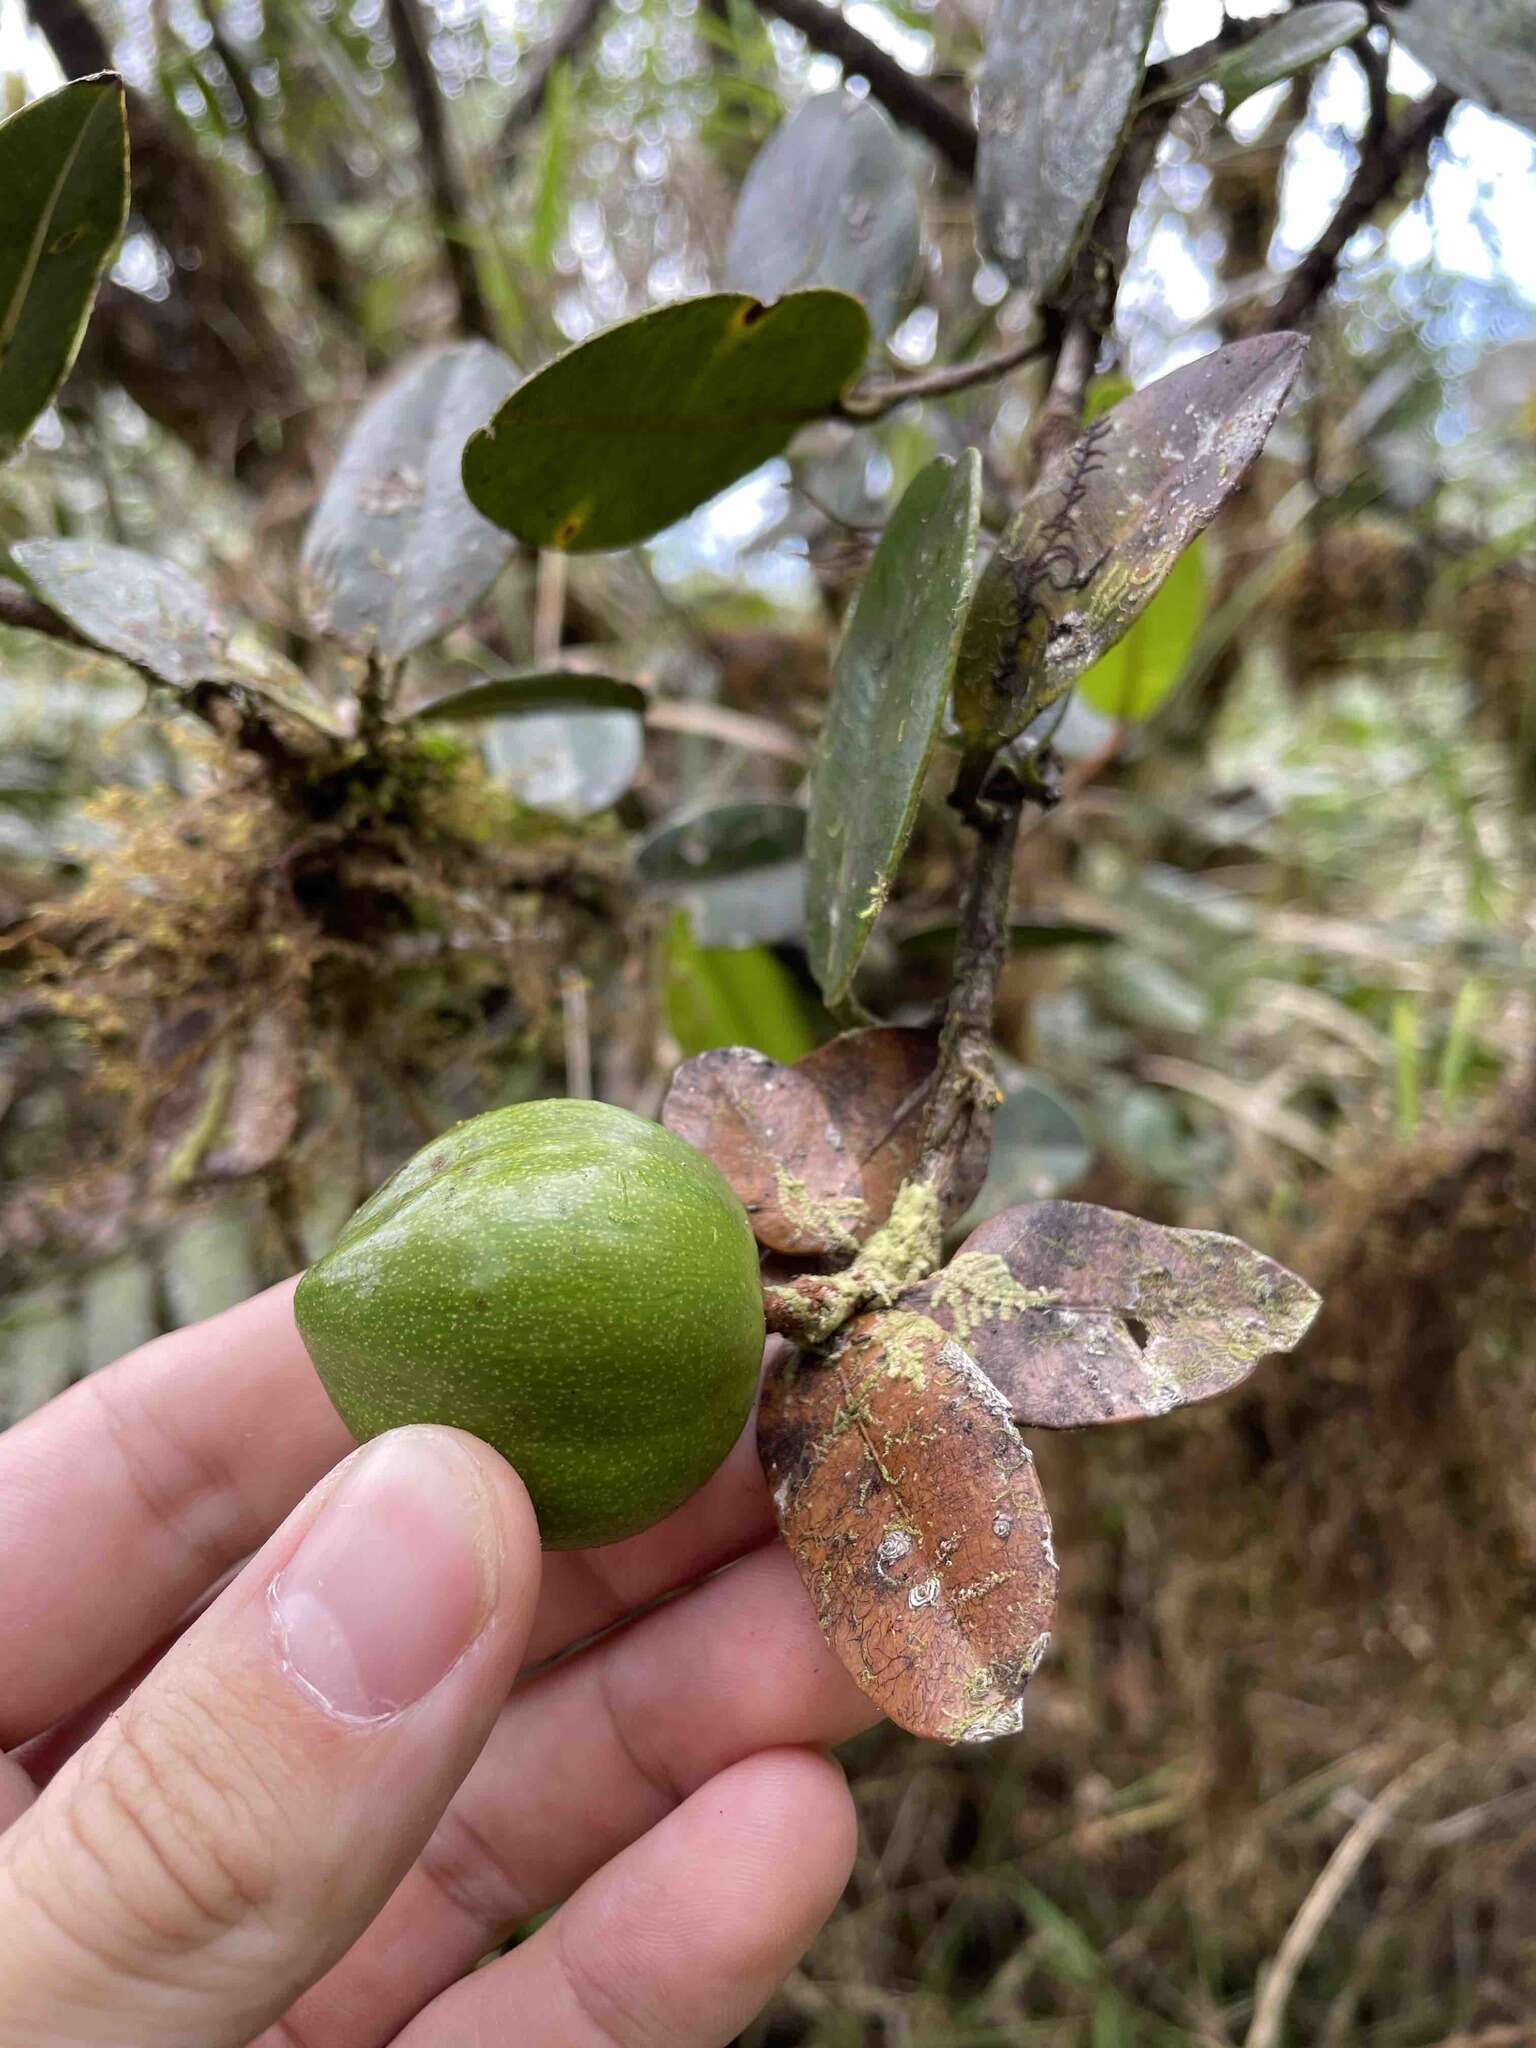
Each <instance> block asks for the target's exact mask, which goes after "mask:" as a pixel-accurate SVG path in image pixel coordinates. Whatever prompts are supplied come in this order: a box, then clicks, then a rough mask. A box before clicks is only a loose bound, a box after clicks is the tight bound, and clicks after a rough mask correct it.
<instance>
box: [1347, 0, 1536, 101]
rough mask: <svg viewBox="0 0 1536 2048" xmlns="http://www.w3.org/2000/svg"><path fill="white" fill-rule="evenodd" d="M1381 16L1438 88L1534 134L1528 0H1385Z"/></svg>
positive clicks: (1534, 73)
mask: <svg viewBox="0 0 1536 2048" xmlns="http://www.w3.org/2000/svg"><path fill="white" fill-rule="evenodd" d="M1381 13H1382V19H1383V20H1384V21H1385V22H1386V24H1387V26H1388V28H1390V29H1391V31H1392V33H1393V35H1394V36H1396V37H1397V39H1398V41H1399V42H1400V43H1401V44H1402V45H1403V47H1404V49H1406V50H1408V51H1410V52H1411V53H1412V54H1413V55H1414V56H1415V57H1417V58H1418V60H1419V62H1420V63H1421V64H1422V65H1423V66H1424V67H1425V69H1426V70H1429V71H1432V72H1433V73H1434V75H1435V77H1436V78H1437V79H1438V80H1439V81H1440V83H1441V84H1442V85H1443V86H1446V87H1448V88H1449V89H1450V91H1452V92H1455V93H1461V94H1462V95H1463V96H1464V97H1465V98H1467V99H1469V100H1476V101H1477V102H1478V103H1479V104H1480V105H1481V106H1485V107H1490V108H1491V109H1492V110H1493V112H1494V113H1495V114H1502V115H1503V116H1504V117H1505V119H1506V120H1509V121H1518V122H1519V123H1520V125H1521V126H1522V127H1523V128H1529V129H1532V130H1533V131H1536V7H1533V6H1532V5H1531V0H1412V4H1411V5H1409V4H1408V0H1388V4H1386V5H1384V6H1383V7H1382V10H1381Z"/></svg>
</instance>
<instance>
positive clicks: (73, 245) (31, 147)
mask: <svg viewBox="0 0 1536 2048" xmlns="http://www.w3.org/2000/svg"><path fill="white" fill-rule="evenodd" d="M127 211H128V133H127V125H126V120H125V116H124V112H123V85H122V80H121V79H120V78H118V77H117V76H116V74H115V73H114V72H110V71H104V72H101V73H100V74H99V75H98V76H96V77H94V78H77V79H76V80H75V81H74V82H73V84H70V85H65V86H61V87H60V88H59V90H58V91H57V92H51V93H48V94H47V95H45V97H44V98H42V99H40V100H34V101H33V102H32V104H31V105H30V106H27V107H23V108H22V109H21V111H20V112H19V113H16V114H12V116H11V117H10V119H9V120H8V121H0V462H3V461H4V460H5V458H6V456H8V455H9V454H10V453H11V452H12V450H13V449H14V448H16V447H17V446H18V445H19V443H20V442H21V441H22V439H23V438H24V437H25V435H26V434H27V433H28V432H29V430H30V429H31V426H32V423H33V421H34V420H35V419H36V418H37V416H38V414H39V413H40V412H41V411H42V410H43V407H44V406H45V405H47V404H48V402H49V401H50V399H51V398H52V397H53V395H54V393H55V392H56V391H57V390H58V388H59V386H60V384H62V383H63V381H64V378H65V376H66V374H67V373H68V370H69V366H70V364H71V363H72V362H73V361H74V359H75V351H76V350H77V349H78V348H79V346H80V337H81V335H82V334H83V333H84V332H85V323H86V321H87V320H88V319H89V317H90V311H91V307H92V305H93V304H94V303H95V299H96V289H97V286H98V285H99V284H100V283H101V279H102V274H103V272H104V271H105V270H106V267H107V265H108V264H109V263H110V262H111V260H112V255H113V252H114V250H115V249H116V248H117V245H118V242H119V240H120V239H121V236H122V232H123V221H124V219H125V218H126V216H127Z"/></svg>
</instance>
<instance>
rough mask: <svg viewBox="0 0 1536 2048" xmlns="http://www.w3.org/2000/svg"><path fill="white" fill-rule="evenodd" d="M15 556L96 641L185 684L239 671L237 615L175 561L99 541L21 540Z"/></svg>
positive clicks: (46, 596) (39, 589) (47, 598)
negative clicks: (233, 647) (234, 652)
mask: <svg viewBox="0 0 1536 2048" xmlns="http://www.w3.org/2000/svg"><path fill="white" fill-rule="evenodd" d="M11 560H12V561H13V562H14V563H15V564H16V567H17V568H18V569H19V570H20V571H21V573H22V575H23V576H24V577H25V578H26V580H27V582H28V583H29V584H30V585H31V587H32V589H33V590H34V591H35V592H36V593H37V595H38V596H39V597H40V598H41V599H42V600H43V602H44V604H48V605H51V606H52V607H53V609H54V610H55V611H56V612H58V613H59V615H60V617H62V618H65V619H67V620H68V621H69V623H70V625H72V626H73V627H74V628H75V630H76V632H78V633H80V634H82V635H83V636H84V638H85V639H87V640H89V641H90V643H91V645H92V646H93V647H102V648H105V649H106V651H107V652H108V653H109V654H118V655H121V656H122V658H123V659H124V660H125V661H131V662H133V663H134V664H135V666H136V667H138V668H142V669H147V670H148V671H149V673H150V674H151V675H153V676H157V677H158V678H159V680H160V681H161V682H162V683H169V684H171V686H172V687H173V688H175V689H183V690H184V689H187V688H189V687H190V686H191V685H192V684H193V683H201V682H206V681H208V680H210V679H212V678H218V677H230V676H231V675H235V676H238V670H237V669H235V667H234V665H233V664H232V663H231V661H230V656H229V638H230V632H231V629H232V622H231V620H230V618H229V616H228V614H227V613H226V612H225V611H224V610H223V608H222V607H221V606H220V605H218V604H216V603H215V602H214V599H213V598H212V596H211V595H210V594H209V592H208V591H206V590H205V589H204V588H203V586H202V584H200V583H199V582H198V581H197V579H196V578H195V577H192V576H189V575H188V574H187V573H186V571H185V570H184V569H178V568H177V567H176V565H175V563H174V562H162V561H160V560H158V559H157V558H156V557H155V556H154V555H141V554H140V553H139V552H138V551H137V549H134V548H119V547H112V546H110V545H109V544H108V543H107V542H106V541H96V540H23V541H17V542H16V543H14V545H13V546H12V548H11Z"/></svg>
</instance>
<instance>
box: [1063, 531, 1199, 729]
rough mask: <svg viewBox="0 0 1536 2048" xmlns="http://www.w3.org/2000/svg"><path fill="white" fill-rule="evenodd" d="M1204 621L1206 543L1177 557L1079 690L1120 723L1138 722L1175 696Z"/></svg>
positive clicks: (1093, 704)
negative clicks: (1130, 625) (1137, 614)
mask: <svg viewBox="0 0 1536 2048" xmlns="http://www.w3.org/2000/svg"><path fill="white" fill-rule="evenodd" d="M1204 621H1205V546H1204V543H1203V541H1201V540H1200V539H1199V538H1198V536H1197V537H1196V539H1195V540H1193V541H1192V542H1191V543H1190V545H1189V546H1188V547H1187V548H1186V549H1185V550H1184V552H1183V554H1182V555H1180V556H1179V558H1178V560H1177V561H1176V562H1175V563H1174V565H1173V567H1172V568H1171V569H1170V570H1169V571H1168V574H1167V576H1166V577H1165V578H1164V579H1163V583H1162V587H1161V588H1160V589H1159V591H1158V593H1157V595H1156V597H1154V598H1153V600H1152V602H1151V603H1150V604H1149V605H1148V606H1147V608H1146V610H1145V611H1144V612H1143V613H1142V615H1141V617H1140V618H1139V619H1138V620H1137V621H1136V623H1135V625H1134V626H1132V628H1131V630H1130V631H1129V632H1128V633H1127V634H1126V635H1125V637H1124V639H1122V640H1117V641H1116V642H1115V644H1114V646H1113V647H1111V648H1110V650H1109V652H1108V653H1107V654H1106V655H1105V656H1104V658H1103V660H1102V661H1096V662H1095V663H1094V665H1093V667H1092V668H1091V669H1089V671H1088V673H1087V674H1086V675H1085V676H1084V677H1083V679H1082V681H1081V682H1080V683H1079V684H1078V695H1079V696H1080V697H1081V698H1082V699H1083V700H1084V702H1085V703H1088V704H1091V705H1092V707H1093V709H1094V710H1095V711H1102V712H1103V714H1104V716H1105V717H1106V718H1112V719H1114V720H1115V721H1116V723H1117V724H1120V725H1136V724H1140V723H1141V721H1142V720H1143V719H1147V718H1150V717H1151V716H1152V714H1153V712H1154V711H1157V710H1160V709H1161V707H1162V706H1163V705H1164V704H1165V703H1166V702H1167V700H1168V698H1169V697H1170V696H1171V695H1172V693H1173V690H1174V688H1175V687H1176V685H1177V683H1178V680H1179V678H1180V676H1182V675H1183V673H1184V664H1185V663H1186V662H1187V661H1188V660H1189V657H1190V655H1191V654H1192V653H1193V651H1194V646H1195V642H1196V641H1197V640H1198V639H1199V637H1200V628H1201V626H1202V625H1203V623H1204Z"/></svg>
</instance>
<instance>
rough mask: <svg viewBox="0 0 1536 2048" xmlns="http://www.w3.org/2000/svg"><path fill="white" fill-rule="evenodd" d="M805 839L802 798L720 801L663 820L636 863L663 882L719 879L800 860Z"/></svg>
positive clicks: (644, 872)
mask: <svg viewBox="0 0 1536 2048" xmlns="http://www.w3.org/2000/svg"><path fill="white" fill-rule="evenodd" d="M804 844H805V812H804V811H803V810H802V809H801V807H800V805H799V804H790V803H777V802H770V801H766V800H764V801H749V802H745V803H734V804H717V805H715V806H714V807H713V808H712V809H709V810H704V811H696V812H694V813H693V814H692V815H691V816H689V817H685V818H674V819H672V820H670V821H669V822H668V823H667V824H665V825H662V826H659V827H658V828H657V830H656V831H654V832H653V833H652V834H651V835H650V837H649V838H648V839H647V840H646V841H645V842H644V844H643V845H642V846H641V848H640V851H639V854H638V855H637V857H636V861H635V865H636V867H637V868H638V869H639V871H640V873H641V875H642V876H643V877H644V879H645V880H646V881H648V882H654V883H656V884H658V885H660V886H672V885H676V884H679V883H690V882H708V881H718V880H719V879H720V878H721V877H722V876H725V875H743V874H746V873H748V872H749V871H750V870H752V869H753V868H768V867H776V866H778V865H779V864H780V863H781V862H783V861H789V860H794V859H795V858H796V857H797V856H798V854H799V853H800V850H801V848H802V847H803V846H804Z"/></svg>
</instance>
